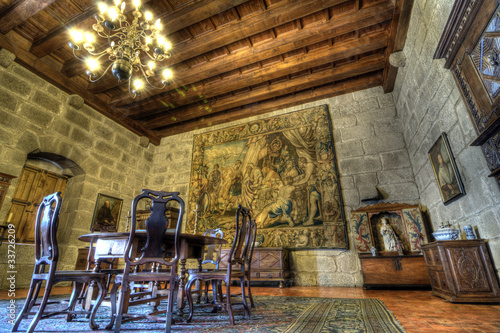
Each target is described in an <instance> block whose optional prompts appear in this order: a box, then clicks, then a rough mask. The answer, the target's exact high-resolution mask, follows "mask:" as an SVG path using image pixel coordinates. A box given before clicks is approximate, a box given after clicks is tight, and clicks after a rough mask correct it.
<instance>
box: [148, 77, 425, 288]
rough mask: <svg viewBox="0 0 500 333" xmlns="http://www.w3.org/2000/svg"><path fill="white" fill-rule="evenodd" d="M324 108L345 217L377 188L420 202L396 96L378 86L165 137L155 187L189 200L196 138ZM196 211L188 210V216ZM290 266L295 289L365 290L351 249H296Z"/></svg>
mask: <svg viewBox="0 0 500 333" xmlns="http://www.w3.org/2000/svg"><path fill="white" fill-rule="evenodd" d="M323 104H328V105H329V109H330V112H331V115H332V121H333V130H334V140H335V147H336V150H337V154H338V155H337V159H338V163H339V169H340V175H341V184H342V192H343V197H344V204H345V210H346V218H347V219H349V215H350V211H351V210H353V209H357V208H359V207H361V206H364V205H362V204H361V199H363V198H367V197H369V196H371V195H373V193H374V192H375V193H376V190H375V186H378V187H379V188H380V189H381V190H382V192H383V193H385V195H386V197H387V201H390V202H406V203H411V204H415V203H418V201H419V196H418V189H417V186H416V184H415V180H414V177H413V171H412V169H411V163H410V158H409V156H408V153H407V150H406V144H405V141H404V138H403V124H402V121H401V119H399V118H398V117H397V113H396V108H395V106H394V103H393V97H392V94H384V93H383V91H382V89H381V88H380V87H377V88H372V89H368V90H364V91H360V92H355V93H350V94H347V95H343V96H339V97H333V98H329V99H324V100H321V101H317V102H314V103H308V104H304V105H300V106H297V107H292V108H288V109H284V110H280V111H276V112H272V113H268V114H265V115H260V116H257V117H252V118H249V119H246V120H241V121H236V122H232V123H227V124H223V125H219V126H214V127H210V128H208V129H203V130H198V131H194V132H190V133H184V134H181V135H176V136H172V137H167V138H164V139H163V140H162V142H161V144H160V146H159V147H158V150H157V152H156V154H155V156H154V167H153V172H154V174H155V176H154V177H153V179H152V186H153V187H154V186H166V187H168V188H170V189H172V190H176V191H180V192H181V195H182V196H183V197H184V198H187V197H188V193H189V179H190V171H191V158H192V146H193V135H194V134H200V133H204V132H208V131H213V130H217V129H221V128H225V127H230V126H234V125H237V124H240V123H244V122H250V121H253V120H255V119H262V118H268V117H272V116H276V115H281V114H285V113H289V112H292V111H297V110H302V109H305V108H308V107H312V106H316V105H323ZM193 209H194V207H189V206H188V207H186V211H187V212H189V211H191V210H193ZM349 230H350V226H349ZM350 244H351V246H352V239H351V237H350ZM191 265H194V263H191ZM291 266H292V267H291V269H292V274H293V280H294V284H296V285H307V286H315V285H318V286H361V285H362V283H363V281H362V276H361V271H360V264H359V260H358V258H357V255H356V253H355V252H354V251H352V247H351V250H350V251H346V250H300V251H298V250H297V251H292V253H291Z"/></svg>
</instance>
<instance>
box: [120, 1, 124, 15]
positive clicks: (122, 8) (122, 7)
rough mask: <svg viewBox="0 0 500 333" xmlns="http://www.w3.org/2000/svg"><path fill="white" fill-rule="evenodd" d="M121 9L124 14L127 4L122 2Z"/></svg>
mask: <svg viewBox="0 0 500 333" xmlns="http://www.w3.org/2000/svg"><path fill="white" fill-rule="evenodd" d="M120 9H121V12H122V14H123V12H124V11H125V2H122V6H121V8H120Z"/></svg>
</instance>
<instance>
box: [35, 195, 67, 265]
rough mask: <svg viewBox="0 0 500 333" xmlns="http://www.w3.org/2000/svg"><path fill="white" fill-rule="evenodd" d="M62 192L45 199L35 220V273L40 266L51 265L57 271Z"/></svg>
mask: <svg viewBox="0 0 500 333" xmlns="http://www.w3.org/2000/svg"><path fill="white" fill-rule="evenodd" d="M61 203H62V198H61V192H56V193H52V194H50V195H48V196H46V197H44V198H43V200H42V202H41V203H40V206H38V211H37V214H36V220H35V273H40V272H43V266H42V271H38V269H39V267H40V265H50V267H51V270H53V271H55V268H56V265H57V260H58V259H59V248H58V246H57V227H58V224H59V211H60V210H61Z"/></svg>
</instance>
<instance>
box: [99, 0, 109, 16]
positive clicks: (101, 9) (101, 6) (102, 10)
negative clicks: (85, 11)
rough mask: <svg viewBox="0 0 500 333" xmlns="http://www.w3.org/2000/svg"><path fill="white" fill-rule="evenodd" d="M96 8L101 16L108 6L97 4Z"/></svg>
mask: <svg viewBox="0 0 500 333" xmlns="http://www.w3.org/2000/svg"><path fill="white" fill-rule="evenodd" d="M98 6H99V11H100V12H101V15H103V14H104V13H105V12H106V11H107V10H108V6H106V4H105V3H104V2H99V4H98Z"/></svg>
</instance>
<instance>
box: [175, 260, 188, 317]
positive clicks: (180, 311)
mask: <svg viewBox="0 0 500 333" xmlns="http://www.w3.org/2000/svg"><path fill="white" fill-rule="evenodd" d="M180 262H181V268H180V275H179V290H178V291H177V315H178V316H180V317H182V316H184V306H185V304H184V296H185V295H184V286H185V285H186V259H181V260H180Z"/></svg>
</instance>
